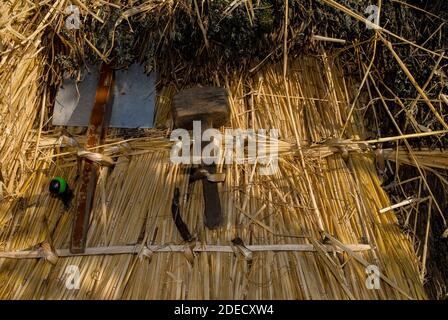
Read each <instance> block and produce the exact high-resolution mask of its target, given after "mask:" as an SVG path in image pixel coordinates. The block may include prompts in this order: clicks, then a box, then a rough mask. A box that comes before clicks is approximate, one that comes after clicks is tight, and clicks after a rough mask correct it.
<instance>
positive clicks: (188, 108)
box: [172, 87, 230, 130]
mask: <svg viewBox="0 0 448 320" xmlns="http://www.w3.org/2000/svg"><path fill="white" fill-rule="evenodd" d="M172 111H173V118H174V124H175V125H176V127H177V128H184V129H187V130H190V129H192V128H193V121H195V120H200V121H202V122H204V123H210V125H212V126H213V127H215V128H218V127H221V126H223V125H225V124H226V123H227V122H228V121H229V115H230V108H229V103H228V98H227V92H226V90H225V89H224V88H218V87H196V88H190V89H185V90H182V91H181V92H179V93H177V94H176V95H175V96H174V97H173V104H172Z"/></svg>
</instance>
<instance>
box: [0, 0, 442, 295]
mask: <svg viewBox="0 0 448 320" xmlns="http://www.w3.org/2000/svg"><path fill="white" fill-rule="evenodd" d="M74 2H75V3H76V4H77V5H78V6H79V7H80V8H81V10H82V11H83V13H84V15H85V16H87V17H89V19H92V20H96V21H97V23H102V22H104V21H102V20H103V19H102V17H103V16H102V14H103V13H104V11H103V9H101V8H100V6H101V5H104V6H107V7H113V6H118V7H119V8H121V16H119V18H118V19H121V20H125V21H126V20H128V19H131V18H132V17H133V18H138V17H140V16H143V15H144V14H151V11H152V10H161V9H160V8H163V9H170V10H171V9H172V10H175V9H173V8H175V7H176V6H175V5H174V4H173V2H172V1H147V2H139V1H136V2H135V3H133V2H132V1H130V2H129V3H128V5H127V6H121V5H116V4H113V3H112V2H110V3H109V2H106V1H98V2H97V3H96V4H95V5H90V4H89V5H87V4H84V2H83V1H74ZM243 2H244V3H246V5H248V4H252V2H251V1H247V2H246V1H243ZM323 2H324V3H326V4H329V5H332V6H334V1H323ZM68 3H69V2H68V1H65V0H58V1H54V2H52V4H51V5H50V4H47V3H46V2H45V1H44V3H43V4H39V5H37V4H35V5H33V4H30V3H28V2H27V3H26V5H25V4H24V3H21V1H16V2H15V3H14V4H1V6H3V8H1V7H0V9H4V10H2V12H6V13H5V14H4V15H3V16H2V20H0V26H1V32H2V35H4V37H3V38H2V46H3V49H4V51H3V53H2V56H1V57H0V88H1V89H2V90H1V91H2V93H1V95H0V115H1V116H2V119H4V121H2V122H1V123H0V148H1V150H2V153H1V154H0V197H1V198H2V200H1V202H0V298H1V299H425V298H426V297H427V296H426V294H425V292H424V290H423V282H422V279H423V278H424V275H425V259H426V252H427V251H425V252H424V253H425V254H424V255H423V259H420V258H419V257H418V256H417V254H416V252H415V251H414V248H413V245H412V242H411V239H410V237H409V236H408V235H406V234H405V233H403V232H402V230H401V229H400V227H399V225H398V221H397V218H396V216H395V215H394V212H393V211H391V210H389V209H390V207H391V206H392V205H393V203H391V201H390V200H389V198H388V196H387V194H386V193H385V191H384V190H383V189H382V188H381V180H380V177H379V176H378V172H380V173H381V172H382V170H384V168H381V163H383V162H384V161H397V159H399V161H400V162H402V163H409V164H411V165H414V166H416V167H418V168H419V170H427V169H432V170H437V169H441V166H442V168H443V169H446V159H445V157H444V156H443V154H442V155H440V154H437V155H436V156H437V158H435V159H437V161H433V162H431V161H429V162H428V161H425V160H423V159H422V157H423V156H424V154H423V153H414V152H413V151H412V148H411V147H410V146H409V145H408V144H407V145H406V146H407V147H408V148H407V149H397V150H396V152H394V151H392V152H389V151H388V150H383V152H384V155H383V154H382V153H381V152H375V150H376V149H375V148H374V147H375V143H378V142H381V141H375V140H366V139H367V137H368V133H367V131H366V129H365V128H364V125H363V122H362V117H361V112H359V110H361V108H362V107H363V106H365V105H368V99H369V94H371V92H369V94H366V92H364V91H363V92H362V93H361V91H362V90H361V89H362V85H361V89H359V90H358V87H359V84H357V82H356V80H355V79H354V78H352V77H350V76H348V75H344V72H343V68H342V66H341V65H342V63H343V61H341V60H340V58H339V57H338V56H335V57H334V56H330V55H329V54H328V53H327V52H326V51H325V50H324V49H322V48H320V47H318V48H317V49H316V50H317V53H318V55H317V56H316V57H311V56H298V57H290V58H288V56H287V53H288V50H287V49H288V47H289V46H290V43H289V42H288V27H287V26H288V15H287V14H286V15H285V16H286V17H285V21H286V23H285V25H281V26H280V28H282V27H285V29H284V30H285V34H283V38H282V41H283V42H282V43H281V45H280V47H283V50H282V51H281V52H282V53H283V54H284V57H283V59H282V60H281V61H278V62H274V61H271V60H266V61H265V60H262V61H258V62H257V63H256V64H255V65H251V71H252V72H248V70H247V69H243V68H240V69H239V68H235V67H232V68H224V67H222V68H221V65H220V68H219V69H217V70H211V69H210V68H211V66H210V65H209V64H207V63H206V64H205V65H204V66H203V67H201V66H194V65H188V67H185V66H184V67H182V66H177V68H178V69H182V68H186V69H188V70H183V71H182V73H180V75H182V76H183V77H178V75H179V74H177V73H176V72H173V61H168V62H166V64H164V63H163V61H162V60H158V59H159V58H156V57H155V58H154V59H155V60H152V61H153V62H154V61H157V63H156V65H155V66H154V67H156V68H157V71H158V74H159V78H160V81H159V84H158V97H157V118H156V120H157V129H151V130H147V131H138V132H135V134H133V132H123V131H122V130H111V131H110V134H109V136H108V138H107V141H106V144H105V145H104V146H102V148H101V149H98V150H88V151H90V152H97V151H98V153H100V155H99V157H100V159H99V160H100V162H101V174H100V177H99V180H98V183H97V188H96V196H95V204H94V209H93V211H92V218H91V223H90V229H89V234H88V243H87V246H88V248H89V249H88V250H87V253H86V255H85V256H72V255H70V254H69V253H68V251H67V250H66V248H68V244H69V240H70V230H71V223H72V216H73V211H74V209H73V207H72V208H71V209H69V210H66V209H65V208H64V207H63V204H62V203H61V202H60V201H59V200H57V199H54V198H52V197H50V195H49V192H48V191H47V188H48V182H49V180H50V179H51V178H52V177H54V176H64V177H65V178H66V179H67V181H68V182H69V185H70V186H73V188H74V190H75V194H76V188H77V185H78V184H77V178H76V176H77V174H78V167H77V159H79V155H80V153H79V151H83V148H82V146H83V143H84V138H83V135H82V134H76V133H74V132H73V131H72V132H68V131H67V130H65V129H61V128H54V127H52V126H51V125H49V121H50V115H51V109H52V105H51V104H52V99H53V96H54V92H53V90H54V87H55V85H56V84H57V82H58V81H59V79H60V75H61V72H62V71H63V70H64V69H65V70H66V71H67V70H69V69H73V68H71V67H70V66H69V67H67V66H66V67H67V68H65V67H63V66H61V65H58V64H57V63H56V60H55V59H56V58H55V57H56V55H55V52H54V50H55V49H57V48H58V47H56V46H53V44H52V42H47V41H48V38H47V35H48V34H45V32H47V31H48V29H51V28H52V29H53V32H52V33H51V34H52V35H54V36H57V35H58V34H59V33H61V34H62V31H61V30H62V29H63V22H64V16H63V15H58V14H57V13H60V12H63V10H64V8H65V7H66V6H67V5H68ZM86 3H87V2H86ZM100 3H101V5H100ZM194 3H195V4H196V7H197V3H196V1H194ZM19 4H21V5H23V6H22V7H20V6H19ZM182 5H183V2H179V6H182ZM230 9H231V8H230ZM230 9H229V10H230ZM285 9H286V12H289V11H288V6H287V5H286V8H285ZM104 10H105V9H104ZM247 10H248V12H249V13H250V12H252V10H253V9H251V8H250V6H249V7H248V8H247ZM196 13H197V15H196V17H195V19H199V20H200V21H201V13H200V12H199V10H197V12H194V14H196ZM348 13H350V12H348ZM355 18H356V16H355ZM29 21H31V22H30V23H28V22H29ZM123 23H126V22H123ZM194 23H198V28H199V30H204V28H205V27H204V26H203V25H202V26H201V23H200V22H198V20H194ZM116 24H119V23H116ZM109 27H111V28H113V26H109ZM382 31H383V35H385V34H387V35H390V34H389V33H387V32H385V31H384V30H380V31H378V32H382ZM386 31H387V30H386ZM77 36H79V37H81V38H78V39H76V41H77V42H78V43H81V44H82V45H80V46H79V48H82V49H83V50H84V49H85V51H86V53H85V55H86V56H87V55H88V54H92V52H93V53H96V54H97V57H96V58H97V59H98V57H99V58H100V59H101V58H105V59H108V58H109V57H108V56H107V54H113V53H111V52H106V51H103V49H107V45H106V46H105V47H104V48H101V49H98V48H97V47H96V46H99V44H100V42H101V41H98V42H95V43H93V42H91V41H89V40H88V39H87V38H86V37H84V38H82V34H78V35H77ZM201 36H202V37H203V39H205V40H203V41H204V46H205V47H207V46H210V47H212V45H213V44H207V35H206V33H205V34H201ZM380 37H381V35H380V34H378V37H375V45H376V42H377V41H384V43H385V46H386V47H388V46H389V44H388V43H387V40H386V39H384V38H380ZM317 39H318V40H319V41H320V40H324V41H327V40H329V39H328V38H325V37H324V38H317ZM42 41H43V42H44V43H42ZM330 41H331V39H330ZM62 42H64V40H62ZM5 44H7V45H5ZM109 44H110V43H109ZM66 45H67V46H68V47H70V46H72V45H73V44H66ZM389 48H390V49H391V52H394V49H393V48H392V47H390V46H389ZM59 49H60V48H59ZM63 50H67V48H65V49H63ZM210 50H211V51H213V50H212V49H210ZM75 51H76V50H75ZM81 51H82V50H81ZM87 51H88V52H89V53H87ZM199 51H200V50H199ZM69 52H70V53H71V54H72V53H73V52H74V51H69ZM78 53H79V52H78ZM394 53H395V52H394ZM79 54H81V57H82V56H83V55H82V54H83V53H82V52H81V53H79ZM117 54H118V53H117ZM276 55H277V54H276ZM394 56H395V57H396V58H397V57H398V59H397V61H398V62H399V63H402V61H401V60H400V59H399V56H397V55H396V53H395V55H394ZM64 61H65V62H67V61H69V60H64ZM76 63H77V62H75V65H76ZM364 67H365V68H366V69H367V70H366V73H365V77H364V79H363V81H362V83H363V84H364V82H366V81H368V82H369V83H371V84H372V88H375V85H377V82H375V81H376V79H374V78H373V77H372V78H370V76H371V74H370V73H369V70H370V68H371V65H370V66H368V65H364ZM361 68H362V64H361ZM74 69H76V67H75V68H74ZM72 71H73V70H72ZM173 74H174V75H173ZM197 78H200V79H201V83H203V84H209V83H212V84H214V85H217V86H223V87H225V88H227V89H228V91H229V93H230V97H229V99H230V105H231V111H232V117H231V125H230V126H231V127H232V128H241V129H245V128H253V129H260V128H278V129H279V130H280V140H281V143H280V151H281V154H280V160H279V167H280V169H279V171H278V172H277V173H276V174H275V175H272V176H263V175H260V173H259V166H260V165H249V164H233V165H229V166H223V167H222V168H221V169H222V170H223V172H225V173H226V180H225V182H224V183H223V184H222V185H221V186H220V195H221V201H222V204H223V209H224V211H225V215H226V225H225V227H224V228H222V229H221V230H219V231H210V230H207V229H205V228H204V224H203V217H202V210H203V200H202V191H201V186H200V183H195V184H194V185H192V186H190V187H189V186H188V170H187V169H188V168H186V167H185V166H179V165H173V164H171V163H170V162H169V151H170V147H171V143H170V141H169V138H168V137H169V132H170V129H171V128H172V123H171V120H170V111H169V110H170V104H171V98H172V96H173V95H174V94H175V93H176V92H177V91H178V90H179V89H181V88H183V87H188V86H191V85H195V83H194V82H192V81H193V80H194V79H196V80H197ZM413 84H415V85H416V90H417V91H418V92H419V94H420V95H421V96H422V97H423V100H424V102H425V103H426V104H427V106H428V108H429V109H428V110H430V111H431V112H432V114H433V115H434V117H435V119H438V118H440V115H439V114H438V110H437V109H436V108H435V107H434V106H432V102H431V101H430V99H429V98H428V97H427V96H426V95H425V92H424V89H422V88H420V87H419V85H418V84H417V83H413ZM379 96H380V98H379V101H382V102H384V103H385V104H386V109H387V103H386V98H385V97H384V96H382V95H381V93H379ZM370 97H371V96H370ZM419 99H420V98H419ZM431 106H432V108H431ZM441 120H442V121H441V123H442V124H443V119H441ZM441 129H443V128H441ZM420 131H421V130H420ZM420 131H418V133H417V135H416V137H420V136H422V135H440V134H441V132H442V133H445V131H441V132H426V133H425V132H424V133H421V132H420ZM406 138H409V139H411V138H413V137H406ZM395 139H396V140H397V141H398V140H403V139H404V137H403V136H402V132H400V136H398V137H396V138H390V140H395ZM405 141H407V140H405ZM406 143H407V142H406ZM422 152H424V151H422ZM428 152H431V151H428ZM83 155H84V156H95V154H85V153H84V154H83ZM97 156H98V155H97ZM111 162H113V164H114V166H113V167H110V166H108V165H107V164H110V163H111ZM105 164H106V165H105ZM421 176H422V179H423V180H424V175H423V174H422V175H421ZM442 178H443V177H442ZM175 188H179V190H180V194H181V197H180V199H181V203H180V204H181V212H182V217H183V219H184V221H185V223H186V224H187V226H188V227H189V229H190V231H191V233H192V234H193V237H194V241H193V242H192V243H185V242H184V241H183V240H182V238H181V236H180V234H179V233H178V231H177V229H176V227H175V225H174V223H173V219H172V217H171V202H172V198H173V194H174V190H175ZM422 198H424V197H422ZM428 199H429V201H431V202H437V201H436V200H435V198H434V197H429V198H428ZM419 200H422V199H419ZM422 201H423V200H422ZM430 207H431V206H430ZM437 208H438V207H437ZM382 209H383V210H382ZM386 209H387V210H386ZM429 210H431V209H429ZM439 210H440V208H439ZM380 211H381V213H380ZM430 212H431V211H429V214H430ZM428 224H429V223H428ZM235 238H240V239H241V240H242V241H243V242H244V246H241V245H237V244H235V243H234V242H232V240H233V239H235ZM425 247H426V245H425ZM58 256H59V257H58ZM422 260H423V261H422ZM73 265H74V266H77V267H78V268H79V270H80V272H81V285H80V288H79V289H78V290H69V289H68V288H67V287H66V280H67V270H69V269H67V268H68V267H69V266H73ZM369 265H375V266H377V267H378V268H379V270H380V272H381V289H380V290H370V289H369V288H368V287H367V286H366V278H367V274H366V267H368V266H369Z"/></svg>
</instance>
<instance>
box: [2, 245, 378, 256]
mask: <svg viewBox="0 0 448 320" xmlns="http://www.w3.org/2000/svg"><path fill="white" fill-rule="evenodd" d="M346 246H347V247H348V248H350V249H351V250H352V251H367V250H371V249H372V248H371V246H370V245H367V244H348V245H346ZM323 247H324V248H325V250H326V251H327V252H333V251H341V250H340V249H338V248H335V247H334V246H330V245H324V246H323ZM188 248H189V246H187V245H151V246H142V245H135V246H111V247H92V248H86V251H85V252H84V253H80V254H72V253H71V252H70V251H69V249H56V254H57V255H58V256H59V257H75V256H96V255H115V254H139V253H141V252H142V251H145V252H146V253H148V252H150V253H157V252H185V250H187V249H188ZM234 248H235V246H222V245H196V246H195V247H194V248H193V249H192V250H193V252H224V253H232V252H234ZM246 248H247V249H248V250H250V251H252V252H264V251H274V252H279V251H280V252H281V251H283V252H287V251H290V252H314V251H316V250H315V248H314V247H313V245H312V244H271V245H248V246H246ZM142 249H143V250H142ZM48 254H49V253H48V252H44V251H43V250H28V251H9V252H6V251H5V252H0V258H8V259H38V258H44V257H46V256H47V255H48Z"/></svg>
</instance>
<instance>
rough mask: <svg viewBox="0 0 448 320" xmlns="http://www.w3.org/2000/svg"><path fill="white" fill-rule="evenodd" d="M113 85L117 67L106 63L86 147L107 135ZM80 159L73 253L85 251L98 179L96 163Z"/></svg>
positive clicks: (97, 88) (95, 143) (91, 145)
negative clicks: (80, 167) (114, 68)
mask: <svg viewBox="0 0 448 320" xmlns="http://www.w3.org/2000/svg"><path fill="white" fill-rule="evenodd" d="M113 85H114V71H113V70H112V69H111V68H110V66H109V65H107V64H103V65H102V66H101V71H100V80H99V82H98V85H97V87H96V95H95V103H94V104H93V108H92V113H91V115H90V121H89V126H88V128H87V141H86V145H85V147H86V149H88V148H93V147H96V146H98V145H100V143H101V141H102V140H103V139H104V136H105V133H106V130H107V127H108V124H109V120H110V114H111V100H112V97H111V96H112V94H111V93H112V88H113ZM81 163H82V164H81V165H82V167H83V169H82V170H83V171H82V174H81V188H80V190H79V194H78V203H77V207H76V215H75V219H74V222H73V229H72V241H71V244H70V251H71V252H72V253H83V252H84V250H85V246H86V237H87V229H88V224H89V218H90V211H91V207H92V203H93V196H94V193H95V186H96V181H97V166H96V165H95V164H94V163H93V162H92V161H91V160H88V159H83V160H81Z"/></svg>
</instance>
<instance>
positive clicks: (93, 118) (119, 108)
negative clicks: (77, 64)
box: [53, 64, 155, 253]
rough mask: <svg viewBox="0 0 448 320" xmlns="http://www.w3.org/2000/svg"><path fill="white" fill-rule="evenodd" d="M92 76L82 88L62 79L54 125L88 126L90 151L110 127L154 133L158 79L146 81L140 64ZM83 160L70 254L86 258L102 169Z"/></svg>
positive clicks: (103, 67)
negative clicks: (84, 253)
mask: <svg viewBox="0 0 448 320" xmlns="http://www.w3.org/2000/svg"><path fill="white" fill-rule="evenodd" d="M90 71H91V72H90V73H84V74H83V75H82V79H83V80H82V81H81V82H77V81H75V80H74V79H71V78H65V79H64V81H63V83H62V85H61V87H60V88H59V90H58V93H57V95H56V99H55V106H54V112H53V125H64V126H87V127H88V128H87V142H86V144H85V149H86V150H89V149H90V148H93V147H96V146H98V145H101V143H102V140H103V139H104V136H105V134H106V131H107V128H108V127H117V128H150V127H153V118H154V104H155V102H154V101H155V98H154V97H155V75H154V74H151V75H149V76H147V75H146V74H145V73H144V69H143V67H142V66H140V65H137V64H133V65H131V66H130V67H129V68H128V69H127V70H117V71H115V70H113V69H112V68H111V67H110V66H109V65H107V64H102V65H101V68H100V70H98V68H97V67H92V68H91V70H90ZM89 115H90V118H89ZM81 152H82V151H81ZM79 159H80V163H81V167H82V173H81V187H80V189H79V194H78V195H77V204H76V214H75V217H74V224H73V230H72V240H71V245H70V251H71V252H72V253H83V252H84V249H85V244H86V237H87V229H88V224H89V218H90V211H91V207H92V203H93V198H94V193H95V186H96V182H97V170H98V168H97V166H98V164H97V163H95V162H94V161H93V160H92V159H90V158H89V157H80V158H79Z"/></svg>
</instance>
